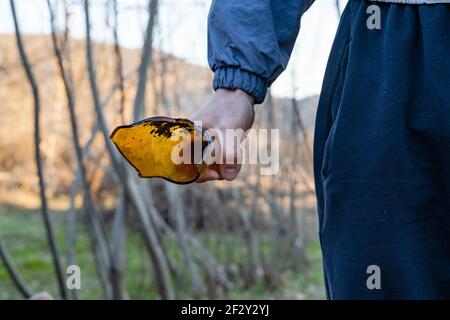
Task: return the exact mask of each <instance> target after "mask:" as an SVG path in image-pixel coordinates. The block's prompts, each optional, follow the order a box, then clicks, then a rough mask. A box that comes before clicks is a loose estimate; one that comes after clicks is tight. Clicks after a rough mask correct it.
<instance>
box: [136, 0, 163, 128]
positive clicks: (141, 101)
mask: <svg viewBox="0 0 450 320" xmlns="http://www.w3.org/2000/svg"><path fill="white" fill-rule="evenodd" d="M157 14H158V0H149V5H148V15H149V16H148V23H147V30H146V32H145V41H144V47H143V48H142V58H141V64H140V66H139V80H138V85H137V91H136V97H135V99H134V106H133V116H134V121H137V120H139V119H140V118H142V116H143V115H144V107H145V91H146V86H147V69H148V65H149V63H150V60H151V57H152V43H153V29H154V26H155V21H156V17H157Z"/></svg>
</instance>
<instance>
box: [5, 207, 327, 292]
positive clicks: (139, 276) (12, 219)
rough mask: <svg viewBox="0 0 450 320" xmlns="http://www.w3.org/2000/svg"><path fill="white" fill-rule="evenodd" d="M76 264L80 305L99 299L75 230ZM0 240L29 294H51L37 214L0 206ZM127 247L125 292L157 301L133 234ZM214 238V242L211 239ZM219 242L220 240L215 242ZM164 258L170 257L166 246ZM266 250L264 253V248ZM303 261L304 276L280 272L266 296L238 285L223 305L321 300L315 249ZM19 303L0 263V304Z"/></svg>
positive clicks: (56, 217) (61, 234) (61, 239)
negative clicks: (241, 301)
mask: <svg viewBox="0 0 450 320" xmlns="http://www.w3.org/2000/svg"><path fill="white" fill-rule="evenodd" d="M64 220H65V214H64V213H52V221H54V224H55V229H56V237H57V240H58V245H59V248H60V251H61V253H63V258H64V259H63V264H64V266H66V265H67V264H66V260H65V252H66V236H65V223H64ZM77 228H78V230H77V239H76V247H75V254H76V264H77V265H79V266H80V268H81V270H82V289H81V290H79V291H78V295H79V298H81V299H96V298H101V291H100V287H99V283H98V281H97V278H96V271H95V265H94V262H93V258H92V254H91V249H90V243H89V239H88V237H87V235H86V232H85V230H83V228H82V227H81V226H80V224H78V225H77ZM0 236H2V237H3V239H4V241H5V243H6V245H7V246H8V248H9V251H10V254H11V256H12V257H13V259H14V261H15V263H16V265H17V266H18V269H19V271H20V273H21V274H22V276H23V277H24V279H25V280H26V281H27V282H28V284H29V285H30V286H31V288H32V289H33V290H36V291H48V292H51V293H56V292H57V291H56V285H55V281H54V275H53V267H52V264H51V257H50V255H49V253H48V250H47V244H46V237H45V234H44V230H43V224H42V220H41V216H40V214H39V212H37V211H33V210H25V209H17V208H11V207H6V206H2V205H0ZM127 236H128V242H127V251H126V252H127V267H126V272H125V274H126V275H127V278H126V281H127V290H128V293H129V295H130V297H131V298H132V299H154V298H156V297H157V294H156V289H155V285H154V282H153V279H152V273H151V268H150V266H149V258H148V256H147V254H146V252H145V250H144V248H143V244H142V242H141V241H140V237H139V235H138V234H137V233H136V232H129V233H128V235H127ZM207 237H208V239H209V243H214V236H211V235H208V236H207ZM216 238H217V237H216ZM221 238H222V237H221ZM228 241H236V246H235V248H237V250H240V252H239V251H238V252H236V253H235V257H237V258H236V259H240V257H244V256H245V252H244V251H243V249H242V248H243V245H239V240H236V239H229V240H228ZM167 248H168V250H169V255H172V253H171V252H170V251H171V250H172V251H175V248H173V249H171V246H170V245H168V246H167ZM267 250H270V248H267ZM307 258H308V260H309V262H310V265H309V267H308V268H307V270H304V271H302V272H292V271H289V272H285V273H283V274H282V277H281V281H280V285H279V286H278V288H277V289H275V290H273V291H271V292H270V291H269V290H268V289H267V287H266V286H265V284H264V283H263V281H262V280H260V281H257V282H256V283H255V284H254V285H253V286H251V287H250V288H248V289H244V286H243V285H239V284H235V285H234V286H233V287H232V288H231V289H230V291H229V292H228V293H227V294H226V296H224V297H223V298H229V299H323V298H324V290H323V279H322V264H321V254H320V248H319V245H318V243H313V244H312V245H310V246H309V247H308V248H307ZM15 298H21V296H20V295H19V294H18V292H17V290H16V289H15V288H14V286H13V284H12V282H11V280H10V279H9V275H8V273H7V272H6V269H5V268H4V266H3V264H2V263H1V262H0V299H15ZM177 298H181V299H183V298H190V296H189V292H183V291H181V290H177Z"/></svg>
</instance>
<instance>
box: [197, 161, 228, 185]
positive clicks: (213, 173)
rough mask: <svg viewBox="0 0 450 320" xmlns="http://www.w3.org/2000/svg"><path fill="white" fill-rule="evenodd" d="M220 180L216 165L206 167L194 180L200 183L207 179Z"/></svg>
mask: <svg viewBox="0 0 450 320" xmlns="http://www.w3.org/2000/svg"><path fill="white" fill-rule="evenodd" d="M214 180H222V179H221V176H220V172H219V170H218V168H217V165H212V166H209V167H207V168H206V169H205V170H204V171H203V172H202V173H201V174H200V177H199V178H198V179H197V181H196V182H198V183H202V182H207V181H214Z"/></svg>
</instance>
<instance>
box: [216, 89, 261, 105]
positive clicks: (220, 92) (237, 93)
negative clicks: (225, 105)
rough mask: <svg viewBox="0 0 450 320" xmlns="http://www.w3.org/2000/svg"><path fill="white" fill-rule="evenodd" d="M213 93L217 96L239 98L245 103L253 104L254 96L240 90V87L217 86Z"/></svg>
mask: <svg viewBox="0 0 450 320" xmlns="http://www.w3.org/2000/svg"><path fill="white" fill-rule="evenodd" d="M215 95H216V96H218V97H224V96H227V97H233V98H236V99H239V100H243V101H244V102H245V103H247V104H249V105H251V106H252V107H253V105H254V104H255V98H254V97H253V96H252V95H250V94H248V93H247V92H245V91H243V90H241V89H226V88H218V89H217V90H216V91H215Z"/></svg>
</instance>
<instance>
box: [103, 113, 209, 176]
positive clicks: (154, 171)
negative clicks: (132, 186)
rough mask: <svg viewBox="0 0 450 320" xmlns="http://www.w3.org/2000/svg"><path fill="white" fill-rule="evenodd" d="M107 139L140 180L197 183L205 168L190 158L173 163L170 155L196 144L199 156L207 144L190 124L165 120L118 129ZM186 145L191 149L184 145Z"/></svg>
mask: <svg viewBox="0 0 450 320" xmlns="http://www.w3.org/2000/svg"><path fill="white" fill-rule="evenodd" d="M111 140H112V141H113V142H114V144H115V145H116V147H117V148H118V149H119V151H120V153H121V154H122V156H123V157H124V158H125V159H126V160H127V161H128V162H129V163H130V164H131V165H132V166H133V167H134V168H135V169H136V170H137V171H138V173H139V176H140V177H142V178H153V177H159V178H164V179H166V180H169V181H171V182H174V183H179V184H187V183H191V182H194V181H195V180H197V179H198V177H199V175H200V173H201V170H202V169H203V168H204V167H205V166H206V165H205V164H204V163H203V162H202V158H200V162H199V161H198V159H197V161H194V160H195V159H193V158H190V160H192V161H188V162H187V163H186V162H183V163H179V162H177V161H175V162H174V161H173V155H174V154H177V152H179V150H190V149H192V150H193V145H194V144H197V145H198V144H199V143H200V147H201V151H202V153H201V154H203V151H204V150H205V148H206V147H207V146H208V145H209V144H210V142H211V141H210V139H209V137H208V136H207V134H206V132H204V131H203V130H202V129H201V128H200V127H198V126H197V125H196V124H195V123H193V122H192V121H190V120H188V119H172V118H168V117H153V118H148V119H145V120H142V121H139V122H136V123H133V124H131V125H125V126H119V127H117V128H115V129H114V131H113V132H112V134H111ZM188 143H189V144H191V146H186V144H188ZM185 147H187V149H183V148H185ZM182 153H183V151H181V155H182Z"/></svg>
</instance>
